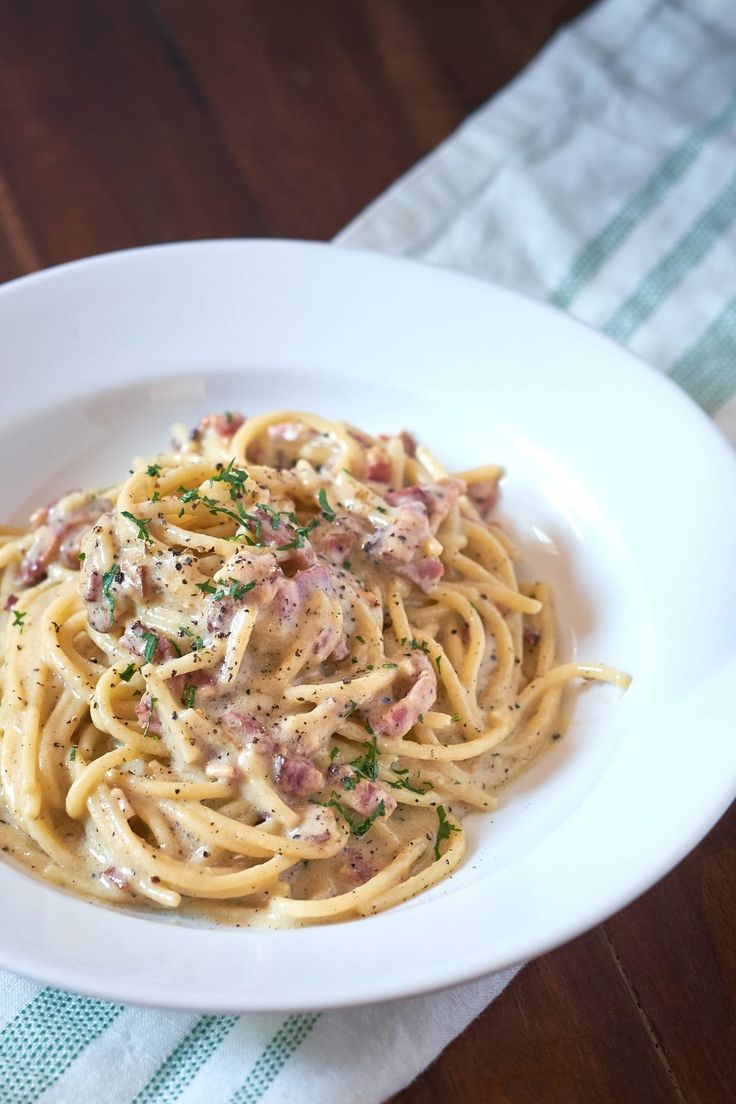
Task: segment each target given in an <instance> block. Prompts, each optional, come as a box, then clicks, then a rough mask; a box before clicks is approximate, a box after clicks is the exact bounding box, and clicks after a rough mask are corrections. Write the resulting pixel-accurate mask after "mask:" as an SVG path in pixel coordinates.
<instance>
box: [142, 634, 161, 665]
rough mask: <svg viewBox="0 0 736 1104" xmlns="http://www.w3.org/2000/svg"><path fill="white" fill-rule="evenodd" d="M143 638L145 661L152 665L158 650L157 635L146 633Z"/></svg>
mask: <svg viewBox="0 0 736 1104" xmlns="http://www.w3.org/2000/svg"><path fill="white" fill-rule="evenodd" d="M142 637H143V640H144V641H145V647H144V649H143V658H144V659H145V661H146V663H151V661H152V660H153V657H154V655H155V654H156V648H157V647H158V637H157V636H156V634H155V633H152V632H144V633H143V634H142Z"/></svg>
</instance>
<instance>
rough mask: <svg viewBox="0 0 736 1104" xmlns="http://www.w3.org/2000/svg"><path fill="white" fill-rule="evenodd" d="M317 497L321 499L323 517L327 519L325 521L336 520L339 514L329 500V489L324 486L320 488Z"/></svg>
mask: <svg viewBox="0 0 736 1104" xmlns="http://www.w3.org/2000/svg"><path fill="white" fill-rule="evenodd" d="M317 499H318V501H319V505H320V509H321V510H322V517H323V518H324V519H325V521H334V520H335V518H336V517H337V514H336V513H335V511H334V510H333V509H332V507H331V506H330V504H329V502H328V501H327V491H326V490H325V489H324V487H321V488H320V492H319V494H318V495H317Z"/></svg>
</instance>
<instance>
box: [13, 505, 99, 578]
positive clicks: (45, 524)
mask: <svg viewBox="0 0 736 1104" xmlns="http://www.w3.org/2000/svg"><path fill="white" fill-rule="evenodd" d="M78 497H79V496H78V493H74V494H71V493H70V494H67V495H64V496H63V497H62V498H60V499H59V500H58V501H57V502H55V503H53V504H52V505H51V506H48V507H46V508H45V509H43V510H39V511H37V512H36V513H35V514H34V515H33V518H32V519H31V520H32V522H33V523H34V525H36V526H37V528H36V532H35V534H34V537H33V540H32V542H31V546H30V548H29V549H28V551H27V552H26V554H25V556H24V557H23V559H22V560H21V564H20V568H19V570H18V580H19V582H20V583H21V585H22V586H24V587H26V586H34V585H35V584H36V583H38V582H40V581H41V579H43V577H44V575H45V574H46V572H47V571H48V569H49V567H50V565H51V564H52V563H54V562H55V561H56V560H60V561H61V562H62V563H63V564H64V565H65V566H66V567H71V568H75V567H79V552H80V549H81V542H82V537H83V536H84V534H85V533H86V532H88V530H89V529H91V528H92V526H93V525H94V524H95V522H96V521H97V520H98V519H99V517H100V515H101V514H104V513H105V511H106V510H109V509H110V508H111V507H112V503H111V502H110V501H109V499H107V498H92V499H86V500H85V501H83V502H82V503H79V502H78Z"/></svg>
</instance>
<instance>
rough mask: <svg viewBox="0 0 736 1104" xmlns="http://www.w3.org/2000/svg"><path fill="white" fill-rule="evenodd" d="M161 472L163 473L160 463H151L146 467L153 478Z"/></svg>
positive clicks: (147, 472)
mask: <svg viewBox="0 0 736 1104" xmlns="http://www.w3.org/2000/svg"><path fill="white" fill-rule="evenodd" d="M160 474H161V465H160V464H149V465H148V467H147V468H146V475H150V476H151V479H157V478H158V476H159V475H160Z"/></svg>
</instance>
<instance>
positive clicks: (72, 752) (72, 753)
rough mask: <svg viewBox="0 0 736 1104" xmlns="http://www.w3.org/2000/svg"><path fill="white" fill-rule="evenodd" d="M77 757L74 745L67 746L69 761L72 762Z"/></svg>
mask: <svg viewBox="0 0 736 1104" xmlns="http://www.w3.org/2000/svg"><path fill="white" fill-rule="evenodd" d="M76 758H77V749H76V748H75V747H73V748H69V762H70V763H73V762H74V760H75V759H76Z"/></svg>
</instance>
